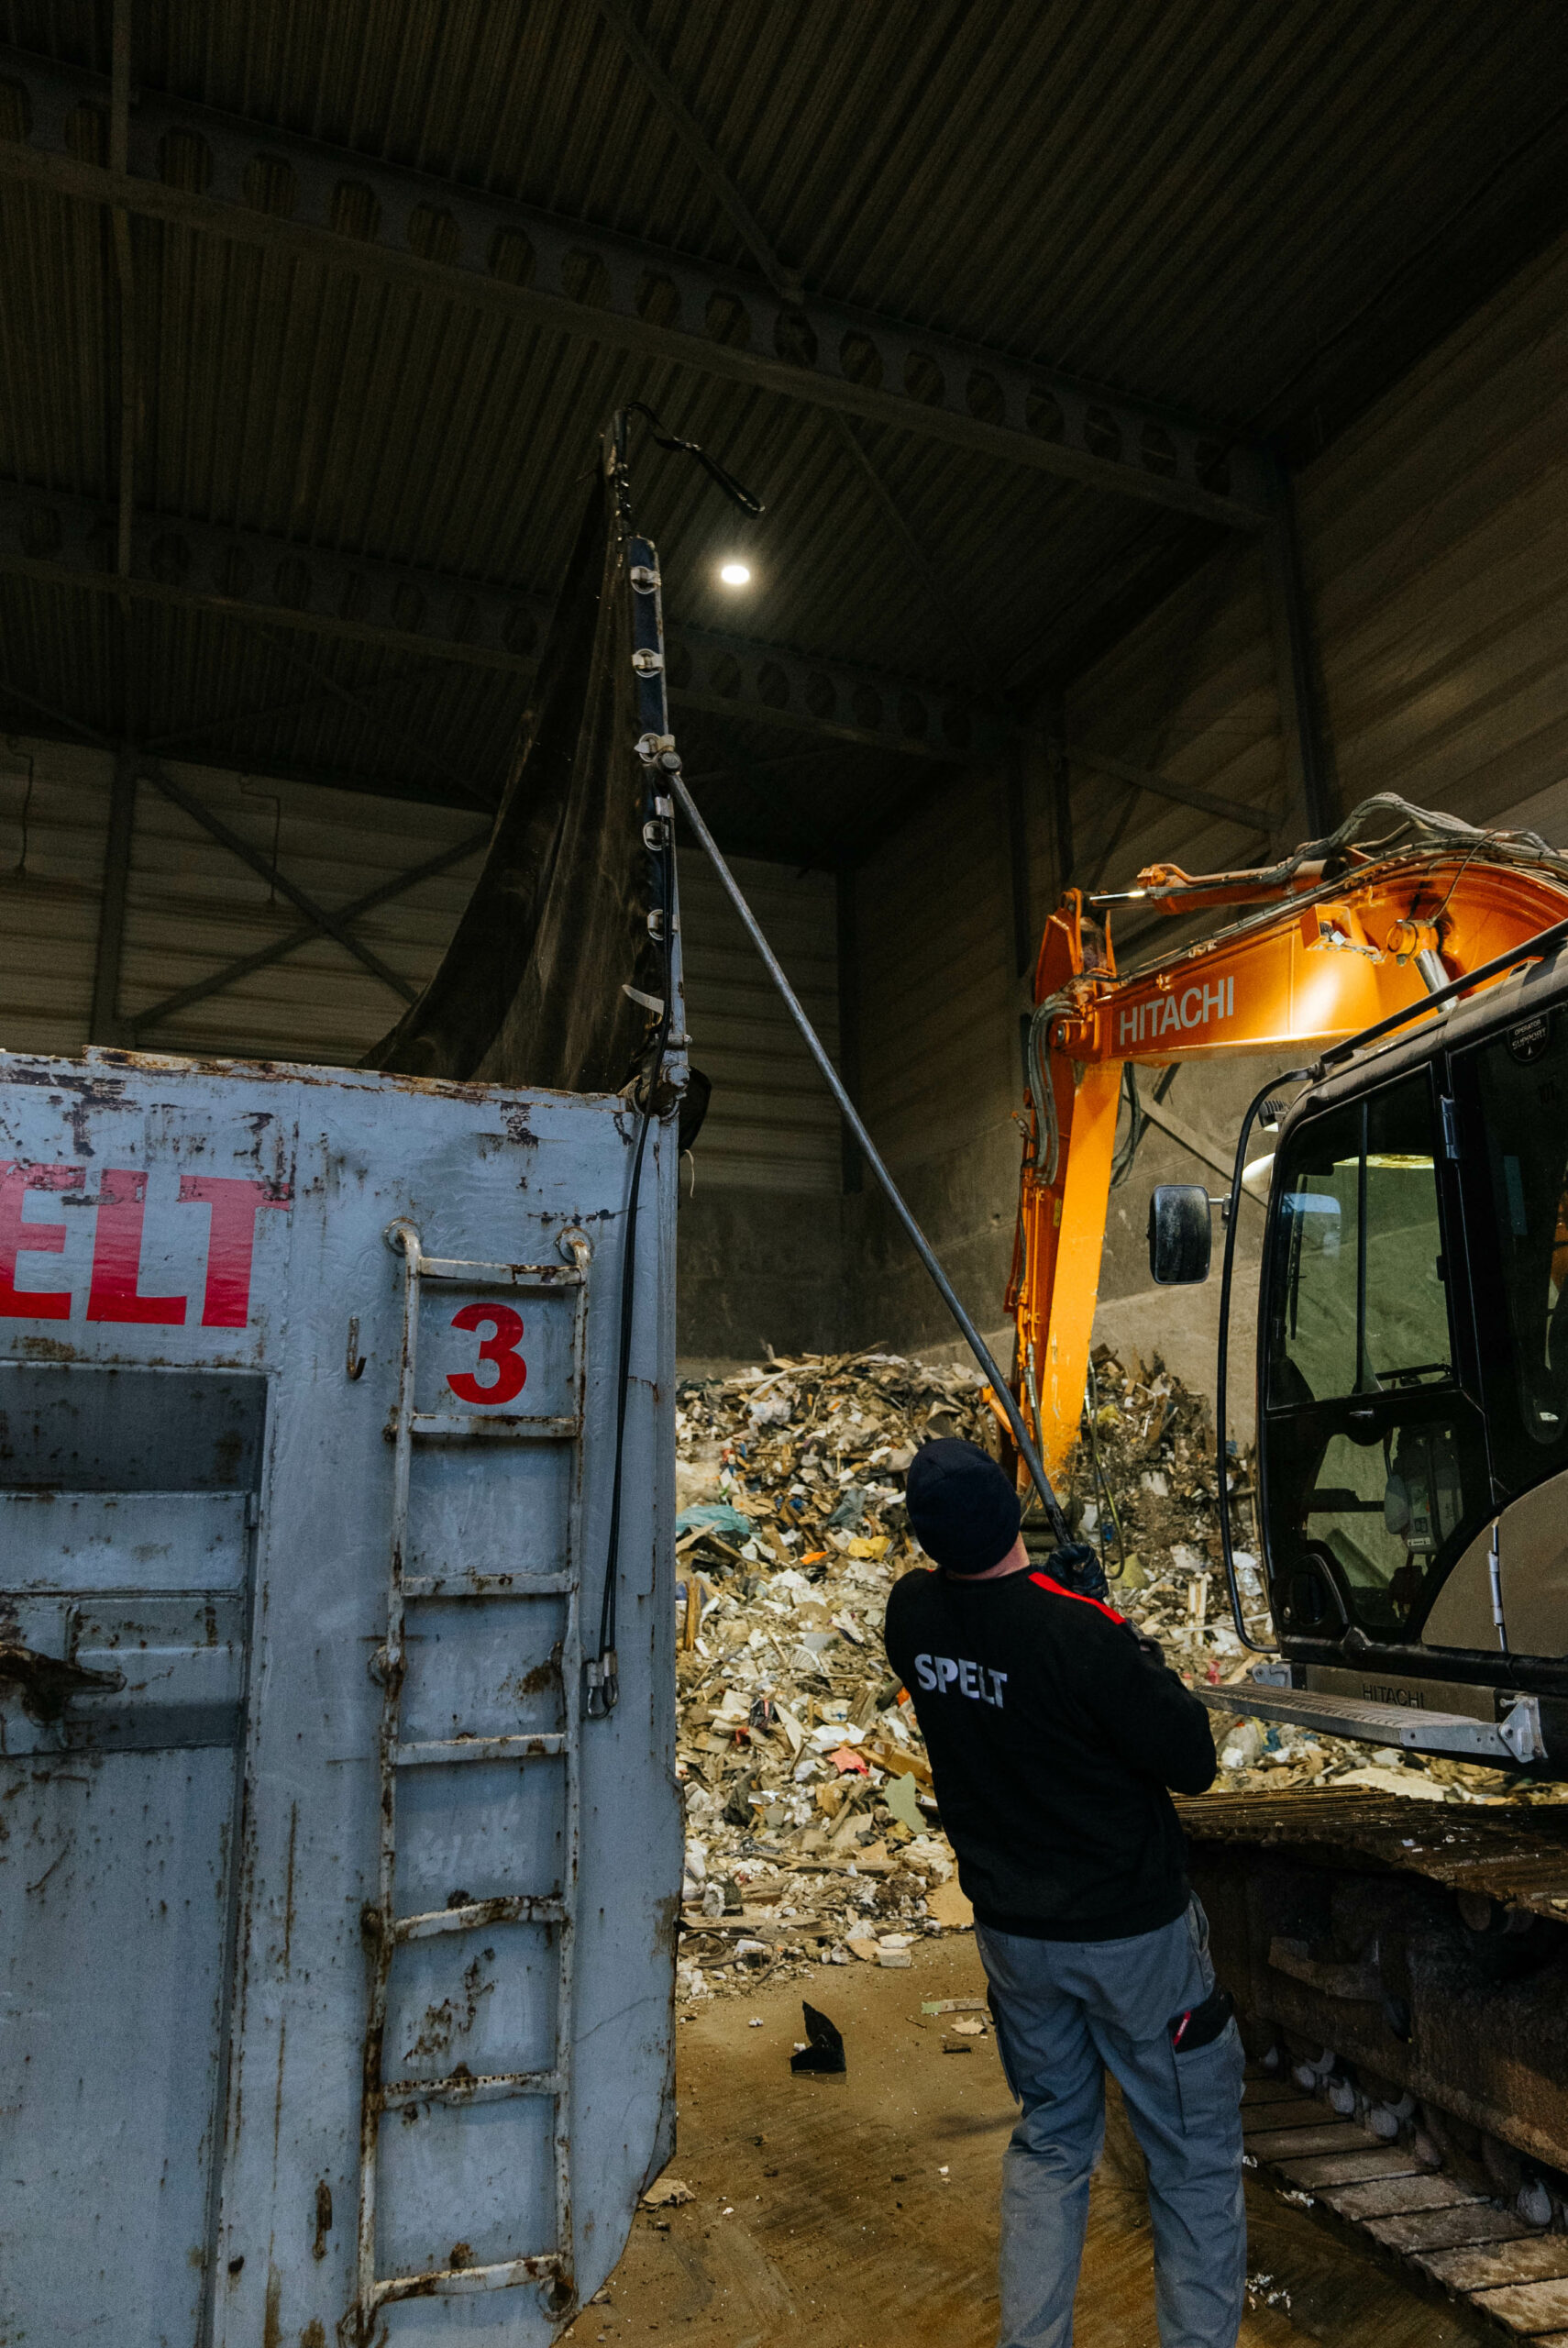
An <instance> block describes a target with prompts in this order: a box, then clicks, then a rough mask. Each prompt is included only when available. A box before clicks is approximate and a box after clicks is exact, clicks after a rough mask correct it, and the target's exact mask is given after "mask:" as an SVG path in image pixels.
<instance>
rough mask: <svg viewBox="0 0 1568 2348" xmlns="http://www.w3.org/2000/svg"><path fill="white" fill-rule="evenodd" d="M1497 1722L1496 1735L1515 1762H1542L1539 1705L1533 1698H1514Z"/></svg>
mask: <svg viewBox="0 0 1568 2348" xmlns="http://www.w3.org/2000/svg"><path fill="white" fill-rule="evenodd" d="M1504 1701H1505V1702H1507V1703H1508V1709H1507V1711H1506V1712H1505V1713H1504V1714H1503V1717H1502V1719H1501V1720H1500V1721H1499V1722H1497V1734H1498V1735H1499V1736H1500V1737H1501V1738H1502V1740H1503V1743H1504V1744H1506V1745H1507V1748H1508V1751H1509V1752H1510V1753H1511V1754H1512V1755H1513V1756H1514V1758H1515V1760H1516V1761H1518V1762H1522V1763H1528V1762H1530V1761H1544V1760H1545V1758H1546V1739H1545V1738H1544V1737H1543V1736H1542V1734H1541V1733H1540V1702H1539V1700H1537V1698H1535V1697H1534V1696H1516V1697H1514V1699H1513V1700H1512V1701H1511V1702H1508V1700H1507V1698H1506V1697H1505V1699H1504Z"/></svg>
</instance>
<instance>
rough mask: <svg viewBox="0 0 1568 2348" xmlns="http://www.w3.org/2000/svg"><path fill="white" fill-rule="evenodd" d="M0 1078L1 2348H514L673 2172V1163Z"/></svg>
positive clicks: (573, 1113)
mask: <svg viewBox="0 0 1568 2348" xmlns="http://www.w3.org/2000/svg"><path fill="white" fill-rule="evenodd" d="M636 1131H637V1124H636V1119H635V1116H633V1115H632V1114H631V1113H629V1112H628V1111H627V1110H626V1108H625V1107H624V1103H622V1102H620V1101H619V1100H617V1099H613V1098H603V1097H577V1096H569V1095H564V1094H526V1095H519V1094H509V1093H502V1092H499V1091H491V1090H489V1089H487V1088H483V1087H479V1086H453V1085H425V1084H419V1083H414V1082H411V1081H405V1080H390V1079H385V1078H380V1077H374V1076H368V1075H358V1074H343V1075H339V1074H337V1072H328V1071H323V1070H316V1069H276V1068H266V1069H261V1068H248V1067H244V1066H240V1065H230V1064H223V1063H217V1064H203V1063H194V1062H178V1061H154V1060H147V1059H141V1058H132V1057H129V1056H124V1055H118V1054H113V1053H102V1054H90V1055H89V1056H88V1057H87V1058H85V1059H84V1060H83V1061H78V1062H69V1061H46V1060H36V1059H21V1058H6V1057H4V1056H0V1779H3V1781H4V1782H3V1784H0V1821H3V1822H4V1831H3V1832H0V2176H3V2177H4V2178H5V2180H6V2187H5V2191H4V2193H3V2194H0V2340H11V2339H15V2340H17V2342H23V2341H27V2342H32V2341H39V2342H41V2341H44V2340H48V2341H50V2342H54V2341H56V2340H59V2341H69V2342H75V2341H83V2342H96V2341H100V2340H101V2341H103V2342H105V2343H108V2342H112V2343H113V2348H256V2343H257V2342H261V2341H276V2342H291V2343H292V2342H302V2343H304V2348H328V2343H332V2342H337V2343H340V2348H355V2343H357V2342H358V2343H359V2348H370V2343H371V2342H375V2343H378V2348H380V2344H381V2343H385V2344H386V2348H413V2343H415V2342H425V2341H431V2342H436V2341H439V2342H442V2343H443V2348H452V2344H453V2343H460V2342H462V2341H464V2340H466V2339H469V2338H473V2339H474V2340H475V2341H476V2342H477V2341H478V2340H479V2338H480V2336H481V2335H482V2340H483V2343H484V2348H546V2343H547V2342H549V2341H551V2340H552V2339H553V2338H554V2336H555V2335H556V2333H557V2332H558V2331H559V2330H560V2329H561V2328H562V2326H563V2325H564V2324H565V2323H567V2322H569V2320H570V2319H571V2316H572V2314H573V2312H574V2310H575V2309H577V2308H578V2307H579V2306H580V2305H581V2303H582V2302H583V2300H584V2299H585V2298H587V2297H588V2296H590V2295H591V2293H592V2292H593V2291H594V2290H595V2289H597V2287H599V2285H600V2284H601V2283H602V2281H603V2279H604V2278H605V2276H606V2275H607V2274H608V2273H609V2272H610V2270H611V2268H612V2267H613V2265H614V2263H615V2261H616V2259H617V2258H618V2257H619V2255H620V2252H621V2249H622V2246H623V2245H624V2241H625V2238H626V2233H627V2231H628V2229H629V2226H630V2223H631V2219H632V2213H633V2210H635V2203H636V2197H637V2194H638V2191H639V2189H640V2188H641V2186H642V2185H643V2183H644V2181H645V2180H646V2177H647V2176H649V2175H650V2174H653V2173H656V2172H657V2168H658V2167H659V2166H660V2165H661V2164H662V2162H663V2161H664V2159H666V2158H667V2157H668V2149H669V2144H670V2140H671V2131H672V2125H673V2108H672V2102H671V2086H672V2038H673V2032H672V2029H671V2023H672V2021H673V2011H672V2007H673V1981H674V1949H673V1935H674V1931H675V1923H676V1917H677V1913H678V1888H679V1866H680V1831H679V1800H678V1795H677V1789H676V1786H675V1782H674V1773H673V1757H674V1656H673V1644H674V1606H673V1595H672V1553H671V1521H672V1518H673V1512H674V1510H673V1395H672V1368H673V1343H674V1333H673V1296H672V1290H673V1281H672V1279H671V1278H670V1276H669V1268H670V1265H671V1262H672V1251H673V1238H674V1209H675V1195H676V1191H675V1168H676V1146H675V1143H676V1136H675V1133H674V1129H673V1126H670V1127H669V1128H668V1129H664V1128H659V1127H657V1126H656V1127H655V1129H654V1131H653V1134H652V1136H651V1138H650V1141H649V1145H648V1158H647V1164H646V1169H645V1177H644V1183H643V1190H642V1202H641V1206H640V1209H639V1238H638V1247H637V1255H636V1293H635V1298H634V1300H633V1306H634V1311H633V1324H634V1333H635V1335H634V1343H633V1350H632V1359H631V1383H630V1388H629V1391H628V1403H627V1416H626V1453H625V1475H624V1504H623V1523H622V1540H621V1571H620V1582H619V1589H620V1634H619V1642H618V1645H619V1658H620V1702H619V1704H618V1706H617V1707H616V1709H615V1710H614V1711H613V1712H612V1713H611V1715H610V1716H609V1717H608V1718H602V1719H599V1718H595V1719H590V1718H587V1717H585V1716H584V1711H583V1704H582V1694H581V1671H580V1664H581V1659H582V1656H583V1654H584V1652H585V1651H587V1652H590V1653H591V1652H592V1651H593V1643H594V1641H595V1639H596V1636H597V1629H598V1619H599V1609H600V1602H601V1597H602V1588H603V1577H604V1570H605V1563H606V1555H607V1547H608V1529H609V1516H610V1501H611V1466H612V1460H613V1441H614V1428H615V1417H616V1402H617V1396H618V1393H619V1378H618V1331H619V1318H620V1302H621V1288H620V1275H621V1268H622V1263H623V1260H624V1256H623V1251H624V1243H625V1237H626V1229H625V1226H626V1213H627V1200H628V1190H629V1173H630V1168H631V1164H632V1159H633V1153H634V1149H635V1141H636Z"/></svg>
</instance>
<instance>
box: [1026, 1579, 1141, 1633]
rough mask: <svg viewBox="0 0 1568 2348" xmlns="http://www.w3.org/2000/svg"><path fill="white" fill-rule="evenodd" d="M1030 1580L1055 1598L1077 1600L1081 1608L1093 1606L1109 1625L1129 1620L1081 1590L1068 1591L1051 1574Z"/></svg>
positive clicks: (1113, 1608) (1112, 1607)
mask: <svg viewBox="0 0 1568 2348" xmlns="http://www.w3.org/2000/svg"><path fill="white" fill-rule="evenodd" d="M1029 1578H1030V1580H1031V1581H1032V1582H1037V1583H1038V1584H1039V1586H1040V1588H1041V1589H1048V1590H1049V1591H1050V1592H1051V1595H1052V1597H1053V1598H1071V1599H1076V1600H1077V1603H1078V1604H1079V1605H1080V1606H1092V1607H1093V1608H1094V1610H1095V1612H1096V1613H1097V1614H1103V1615H1104V1617H1105V1619H1106V1621H1107V1622H1108V1623H1125V1622H1126V1620H1127V1617H1126V1615H1125V1614H1119V1613H1118V1612H1117V1611H1116V1609H1115V1607H1114V1606H1107V1605H1106V1604H1105V1603H1104V1601H1103V1600H1101V1599H1099V1598H1086V1597H1085V1596H1084V1594H1083V1592H1082V1590H1081V1589H1065V1588H1064V1587H1063V1585H1062V1584H1061V1583H1060V1582H1059V1581H1053V1580H1052V1578H1051V1577H1050V1575H1049V1574H1031V1575H1030V1577H1029Z"/></svg>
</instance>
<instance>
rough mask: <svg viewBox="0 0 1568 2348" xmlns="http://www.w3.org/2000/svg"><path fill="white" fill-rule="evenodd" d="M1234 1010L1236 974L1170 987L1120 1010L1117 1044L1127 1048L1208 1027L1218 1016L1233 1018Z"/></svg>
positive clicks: (1119, 1046) (1121, 1048)
mask: <svg viewBox="0 0 1568 2348" xmlns="http://www.w3.org/2000/svg"><path fill="white" fill-rule="evenodd" d="M1235 1012H1236V981H1235V979H1234V977H1229V978H1223V979H1214V980H1209V982H1207V983H1201V982H1200V983H1197V984H1194V985H1192V986H1189V987H1180V988H1177V987H1171V988H1170V989H1169V990H1168V991H1165V992H1163V993H1160V994H1155V995H1151V996H1150V997H1149V999H1148V1001H1147V1002H1132V1003H1129V1004H1128V1006H1127V1008H1126V1009H1125V1010H1124V1011H1122V1012H1120V1013H1118V1014H1117V1028H1116V1043H1117V1048H1118V1049H1119V1050H1121V1051H1125V1050H1126V1049H1127V1047H1129V1046H1130V1045H1135V1044H1154V1043H1157V1042H1158V1041H1159V1040H1160V1038H1161V1037H1162V1036H1175V1035H1179V1034H1181V1033H1182V1032H1183V1031H1184V1030H1185V1031H1190V1030H1191V1029H1192V1028H1194V1027H1208V1026H1209V1025H1211V1024H1214V1023H1215V1022H1217V1021H1219V1020H1221V1019H1231V1018H1234V1016H1235Z"/></svg>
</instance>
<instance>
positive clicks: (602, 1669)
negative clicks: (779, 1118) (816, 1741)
mask: <svg viewBox="0 0 1568 2348" xmlns="http://www.w3.org/2000/svg"><path fill="white" fill-rule="evenodd" d="M672 845H673V826H672V825H668V823H667V825H666V836H665V843H664V846H663V847H661V848H660V850H659V853H658V859H657V870H658V881H659V891H658V893H659V914H660V922H659V928H660V939H661V944H662V946H663V949H664V952H663V988H664V996H663V1002H662V1004H661V1007H660V1011H659V1020H658V1027H657V1033H656V1035H655V1038H654V1051H653V1063H652V1066H651V1067H650V1069H649V1070H648V1073H647V1078H646V1089H645V1092H644V1097H643V1113H642V1122H641V1124H639V1125H638V1127H637V1146H636V1150H635V1154H634V1156H633V1158H632V1183H631V1190H630V1192H629V1193H628V1197H627V1202H626V1237H625V1243H624V1247H623V1249H622V1253H621V1330H620V1353H619V1359H618V1362H617V1365H616V1376H615V1462H614V1467H613V1473H612V1478H611V1484H610V1537H609V1541H608V1544H607V1554H606V1556H605V1560H604V1595H603V1598H602V1600H601V1602H600V1609H599V1654H598V1656H597V1657H596V1663H597V1667H598V1670H597V1678H591V1679H590V1682H589V1686H590V1689H591V1692H592V1693H593V1694H595V1695H597V1698H598V1707H597V1708H598V1709H599V1710H601V1711H605V1712H609V1711H613V1710H614V1708H615V1701H616V1698H617V1697H618V1696H619V1694H620V1674H619V1672H618V1670H617V1668H616V1664H615V1625H616V1599H617V1594H618V1592H619V1589H620V1582H621V1574H620V1564H621V1556H620V1552H621V1490H622V1466H623V1458H624V1452H625V1445H626V1403H627V1400H628V1398H629V1396H630V1393H631V1386H632V1323H633V1317H634V1312H635V1303H636V1271H637V1202H638V1200H639V1199H640V1197H641V1195H642V1187H643V1160H644V1157H646V1153H647V1143H648V1128H649V1126H650V1125H651V1124H653V1120H654V1113H655V1108H656V1104H657V1093H658V1087H659V1082H660V1080H661V1078H662V1077H663V1074H664V1056H665V1053H666V1051H667V1050H668V1046H669V1027H670V1014H671V1013H672V1011H673V1009H674V1003H673V992H674V980H675V941H674V926H675V924H674V910H675V909H674V906H673V904H672V903H671V902H670V900H671V896H672V893H673V892H672V891H671V889H670V886H669V880H670V853H671V847H672Z"/></svg>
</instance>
